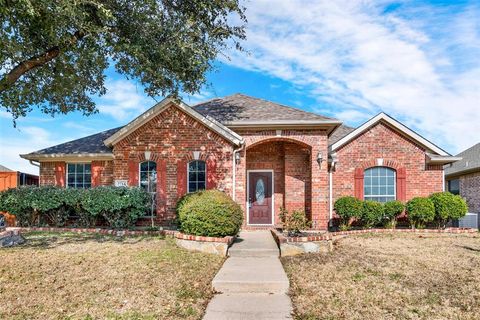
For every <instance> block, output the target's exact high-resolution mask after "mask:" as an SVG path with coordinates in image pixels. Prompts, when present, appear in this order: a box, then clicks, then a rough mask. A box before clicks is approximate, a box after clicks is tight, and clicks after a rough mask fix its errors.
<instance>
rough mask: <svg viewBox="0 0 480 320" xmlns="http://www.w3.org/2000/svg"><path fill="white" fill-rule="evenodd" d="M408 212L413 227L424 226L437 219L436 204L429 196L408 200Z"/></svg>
mask: <svg viewBox="0 0 480 320" xmlns="http://www.w3.org/2000/svg"><path fill="white" fill-rule="evenodd" d="M407 214H408V219H409V220H410V224H411V225H412V227H415V228H424V227H425V225H426V224H427V223H429V222H432V221H433V219H435V206H434V205H433V201H432V200H430V199H429V198H422V197H417V198H413V199H412V200H410V201H408V202H407Z"/></svg>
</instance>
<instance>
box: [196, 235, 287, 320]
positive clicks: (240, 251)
mask: <svg viewBox="0 0 480 320" xmlns="http://www.w3.org/2000/svg"><path fill="white" fill-rule="evenodd" d="M278 256H279V250H278V247H277V244H276V243H275V241H274V240H273V237H272V235H271V234H270V231H243V232H241V233H240V237H239V238H238V239H237V241H236V242H235V243H234V244H233V245H232V247H231V248H230V249H229V258H228V259H227V260H226V261H225V263H224V265H223V266H222V268H221V269H220V271H219V272H218V274H217V275H216V276H215V278H214V279H213V282H212V286H213V289H214V291H215V292H217V293H219V294H216V295H215V296H214V298H213V299H212V301H210V303H209V304H208V306H207V311H206V313H205V317H204V318H203V319H205V320H217V319H231V320H237V319H259V320H261V319H292V316H291V313H292V304H291V301H290V297H289V296H288V295H287V293H288V288H289V282H288V278H287V275H286V274H285V271H284V270H283V267H282V264H281V263H280V260H279V259H278Z"/></svg>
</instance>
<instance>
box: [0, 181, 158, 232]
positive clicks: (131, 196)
mask: <svg viewBox="0 0 480 320" xmlns="http://www.w3.org/2000/svg"><path fill="white" fill-rule="evenodd" d="M148 200H149V198H148V194H147V193H146V192H145V191H143V190H142V189H140V188H119V187H96V188H91V189H74V188H57V187H51V186H42V187H37V186H24V187H19V188H15V189H8V190H5V191H2V192H0V211H5V212H9V213H10V214H13V215H15V217H16V220H17V223H18V225H20V226H22V227H33V226H46V225H48V226H53V227H62V226H64V225H65V224H66V223H67V222H68V221H69V220H72V218H74V220H75V224H77V225H78V226H79V227H94V226H96V225H97V224H98V222H99V221H100V220H102V222H103V223H106V224H107V225H108V226H109V227H111V228H115V229H124V228H129V227H132V226H133V225H135V222H136V221H137V220H138V218H140V217H141V216H143V215H145V212H146V209H147V205H148V202H149V201H148Z"/></svg>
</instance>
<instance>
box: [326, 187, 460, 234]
mask: <svg viewBox="0 0 480 320" xmlns="http://www.w3.org/2000/svg"><path fill="white" fill-rule="evenodd" d="M334 208H335V211H336V213H337V215H338V216H339V217H340V228H341V229H344V230H345V229H349V228H350V227H351V226H352V224H353V223H355V224H357V225H360V226H363V227H365V228H373V227H377V226H384V227H390V228H394V227H395V226H396V223H397V218H398V216H399V215H400V214H402V213H403V212H406V218H407V219H408V221H409V223H410V225H411V226H412V227H415V228H424V227H425V226H426V225H427V224H432V223H433V224H435V225H436V226H437V227H438V228H442V227H445V226H446V224H447V222H448V221H450V220H456V219H460V218H462V217H463V216H465V215H466V213H467V211H468V207H467V203H466V202H465V200H464V199H463V198H462V197H460V196H458V195H454V194H451V193H449V192H437V193H433V194H432V195H430V196H429V197H427V198H425V197H416V198H413V199H411V200H410V201H408V202H407V203H406V205H405V204H403V203H402V202H400V201H390V202H386V203H384V204H382V203H380V202H376V201H369V200H365V201H362V200H359V199H357V198H354V197H342V198H339V199H338V200H337V201H336V202H335V205H334Z"/></svg>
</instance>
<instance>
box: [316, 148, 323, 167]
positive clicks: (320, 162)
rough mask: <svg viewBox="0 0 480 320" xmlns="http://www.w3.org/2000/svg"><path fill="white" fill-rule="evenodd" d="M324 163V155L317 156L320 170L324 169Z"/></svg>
mask: <svg viewBox="0 0 480 320" xmlns="http://www.w3.org/2000/svg"><path fill="white" fill-rule="evenodd" d="M322 162H323V155H322V153H321V152H319V153H318V154H317V163H318V165H319V166H320V169H322Z"/></svg>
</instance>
